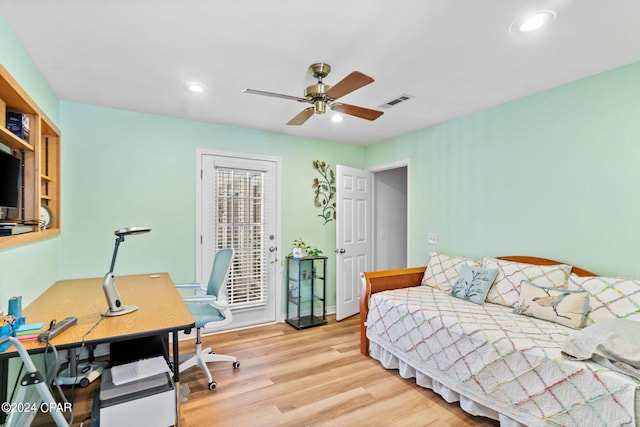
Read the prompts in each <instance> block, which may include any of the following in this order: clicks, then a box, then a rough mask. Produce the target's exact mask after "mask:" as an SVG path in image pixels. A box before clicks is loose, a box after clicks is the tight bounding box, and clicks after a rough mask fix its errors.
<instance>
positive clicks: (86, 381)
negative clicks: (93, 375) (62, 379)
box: [78, 378, 89, 388]
mask: <svg viewBox="0 0 640 427" xmlns="http://www.w3.org/2000/svg"><path fill="white" fill-rule="evenodd" d="M78 384H79V385H80V387H82V388H85V387H88V386H89V379H88V378H83V379H81V380H80V382H79V383H78Z"/></svg>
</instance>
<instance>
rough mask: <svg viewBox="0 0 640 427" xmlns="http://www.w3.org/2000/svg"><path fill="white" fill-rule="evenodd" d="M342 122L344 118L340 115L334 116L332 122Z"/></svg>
mask: <svg viewBox="0 0 640 427" xmlns="http://www.w3.org/2000/svg"><path fill="white" fill-rule="evenodd" d="M342 120H343V117H342V116H341V115H340V114H334V115H333V116H331V121H332V122H336V123H339V122H341V121H342Z"/></svg>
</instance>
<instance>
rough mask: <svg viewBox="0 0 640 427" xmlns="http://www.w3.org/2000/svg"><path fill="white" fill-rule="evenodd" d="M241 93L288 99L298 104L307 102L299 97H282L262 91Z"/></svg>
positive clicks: (250, 90) (252, 90)
mask: <svg viewBox="0 0 640 427" xmlns="http://www.w3.org/2000/svg"><path fill="white" fill-rule="evenodd" d="M242 92H243V93H250V94H252V95H264V96H272V97H274V98H282V99H290V100H292V101H298V102H308V100H307V99H306V98H300V97H299V96H291V95H283V94H281V93H274V92H265V91H263V90H255V89H245V90H243V91H242Z"/></svg>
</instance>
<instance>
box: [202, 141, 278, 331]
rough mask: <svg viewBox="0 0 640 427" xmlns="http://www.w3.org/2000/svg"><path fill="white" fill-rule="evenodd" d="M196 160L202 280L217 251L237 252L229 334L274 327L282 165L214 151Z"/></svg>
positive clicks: (231, 280)
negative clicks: (198, 176)
mask: <svg viewBox="0 0 640 427" xmlns="http://www.w3.org/2000/svg"><path fill="white" fill-rule="evenodd" d="M198 157H199V163H200V164H199V166H200V178H201V179H200V183H199V184H200V185H199V187H200V188H199V192H198V194H199V195H200V198H199V203H198V205H199V206H198V207H197V211H199V218H198V221H197V222H198V230H197V232H198V234H199V236H198V240H199V242H198V243H201V244H199V246H200V247H199V251H198V252H199V253H198V256H197V258H198V260H199V266H198V272H199V277H198V280H199V281H200V282H206V281H207V280H208V278H209V275H210V272H211V264H212V262H213V255H214V254H215V252H216V251H218V250H219V249H222V248H233V249H234V250H235V256H234V260H233V263H232V266H231V270H230V272H229V279H228V282H227V287H228V297H229V303H230V304H231V308H232V310H233V323H232V324H231V325H230V326H229V329H231V328H238V327H245V326H252V325H259V324H265V323H272V322H275V321H276V320H277V316H276V313H278V312H279V309H280V303H279V300H280V299H279V298H278V295H280V286H279V283H278V281H277V280H276V277H278V276H277V272H276V268H277V262H276V261H277V254H278V243H277V242H278V234H279V233H278V231H279V227H278V220H277V218H278V215H277V200H278V193H277V192H278V188H279V185H278V181H279V180H278V161H277V159H272V158H259V157H247V156H243V155H241V154H238V155H233V154H228V153H214V152H199V153H198Z"/></svg>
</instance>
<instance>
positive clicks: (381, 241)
mask: <svg viewBox="0 0 640 427" xmlns="http://www.w3.org/2000/svg"><path fill="white" fill-rule="evenodd" d="M409 177H410V161H409V160H402V161H399V162H394V163H389V164H384V165H379V166H376V167H373V168H370V169H368V170H361V169H355V168H350V167H347V166H342V165H337V167H336V179H337V181H336V188H337V191H336V319H337V320H342V319H345V318H347V317H350V316H352V315H354V314H356V313H358V312H359V310H360V306H359V295H360V289H361V284H360V273H361V272H362V271H371V270H383V269H392V268H403V267H407V266H408V263H409V259H410V230H409V224H410V223H411V222H410V217H409V213H410V210H409V206H410V203H411V202H410V199H409V195H410V194H411V192H410V179H409Z"/></svg>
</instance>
